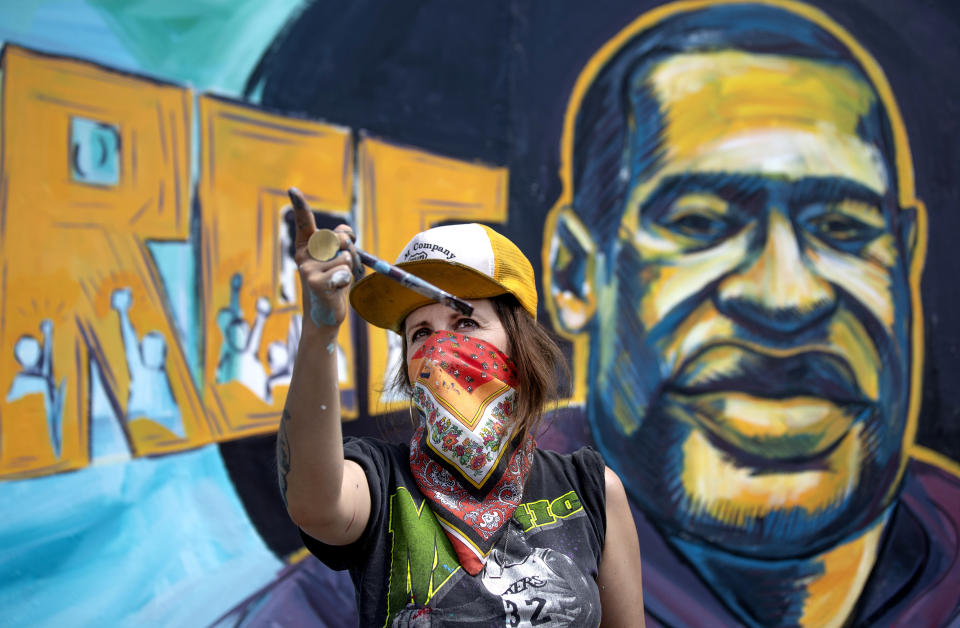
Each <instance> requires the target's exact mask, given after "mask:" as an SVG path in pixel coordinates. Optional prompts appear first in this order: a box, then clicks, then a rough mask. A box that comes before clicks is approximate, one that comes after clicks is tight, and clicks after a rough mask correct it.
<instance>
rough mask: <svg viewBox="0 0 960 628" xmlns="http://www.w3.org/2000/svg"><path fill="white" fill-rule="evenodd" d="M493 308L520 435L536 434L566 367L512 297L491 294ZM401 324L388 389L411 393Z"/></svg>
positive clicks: (556, 397)
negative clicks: (505, 348)
mask: <svg viewBox="0 0 960 628" xmlns="http://www.w3.org/2000/svg"><path fill="white" fill-rule="evenodd" d="M490 301H491V302H492V303H493V308H494V311H495V312H496V313H497V317H498V318H499V319H500V324H502V325H503V329H504V331H506V332H507V338H508V339H509V340H510V359H512V360H513V362H514V364H515V365H516V369H517V413H516V417H517V422H518V432H519V433H520V434H522V435H524V436H525V435H526V434H528V433H531V432H532V433H536V430H537V428H538V427H539V425H540V421H541V420H542V418H543V410H544V406H545V405H546V404H547V402H549V401H554V402H556V401H558V400H559V398H560V383H561V382H566V381H569V380H570V368H569V367H568V366H567V361H566V358H565V357H564V355H563V352H562V351H561V350H560V347H558V346H557V343H556V341H554V339H553V337H552V336H551V335H550V333H549V332H547V330H546V329H544V328H543V327H542V326H541V325H540V323H538V322H537V321H536V319H534V318H533V317H532V316H530V314H529V313H527V311H526V310H524V309H523V306H521V305H520V302H519V301H517V299H516V297H514V296H513V295H512V294H501V295H499V296H495V297H492V298H491V299H490ZM405 332H406V329H405V325H401V329H400V335H401V337H402V338H403V352H402V354H401V358H400V368H398V369H397V372H396V374H395V375H394V377H393V384H392V386H391V388H393V389H394V390H396V391H400V392H403V393H406V394H410V393H411V392H412V390H411V387H410V382H409V381H408V379H407V338H406V333H405Z"/></svg>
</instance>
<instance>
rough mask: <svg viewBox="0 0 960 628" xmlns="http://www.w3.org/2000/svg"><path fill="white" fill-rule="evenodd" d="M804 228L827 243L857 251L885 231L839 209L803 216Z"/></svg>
mask: <svg viewBox="0 0 960 628" xmlns="http://www.w3.org/2000/svg"><path fill="white" fill-rule="evenodd" d="M801 223H802V224H803V226H804V228H805V229H806V230H807V231H808V232H810V233H812V234H813V235H814V236H816V237H817V238H818V239H819V240H821V241H823V242H825V243H826V244H828V245H830V246H832V247H834V248H837V249H840V250H844V251H848V252H856V251H858V250H859V249H861V248H863V247H864V246H866V245H867V244H868V243H869V242H871V241H872V240H874V239H875V238H876V237H877V236H879V235H880V234H881V233H883V231H884V229H883V228H882V227H879V226H876V225H871V224H868V223H866V222H864V221H862V220H859V219H857V218H855V217H853V216H850V215H849V214H846V213H844V212H839V211H824V212H822V213H816V214H813V215H810V216H806V217H803V218H801Z"/></svg>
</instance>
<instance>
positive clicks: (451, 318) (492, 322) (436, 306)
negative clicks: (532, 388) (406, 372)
mask: <svg viewBox="0 0 960 628" xmlns="http://www.w3.org/2000/svg"><path fill="white" fill-rule="evenodd" d="M470 304H471V305H472V306H473V314H472V315H471V316H464V315H463V314H461V313H460V312H456V311H454V310H452V309H451V308H449V307H447V306H446V305H443V304H442V303H431V304H430V305H424V306H423V307H421V308H417V309H416V310H414V311H413V312H411V313H410V314H409V315H408V316H407V318H406V320H405V321H404V341H405V342H406V345H407V364H408V365H409V363H410V356H412V355H414V354H415V353H416V352H417V349H419V348H420V345H421V344H423V342H424V341H425V340H426V339H427V338H429V337H430V335H431V334H433V332H435V331H455V332H457V333H460V334H465V335H467V336H470V337H471V338H476V339H478V340H484V341H486V342H489V343H490V344H492V345H494V346H495V347H497V348H498V349H500V351H502V352H504V353H505V354H507V355H510V340H509V338H507V331H506V330H505V329H504V328H503V324H502V323H501V322H500V317H499V316H497V311H496V310H495V309H494V307H493V301H491V300H490V299H471V300H470Z"/></svg>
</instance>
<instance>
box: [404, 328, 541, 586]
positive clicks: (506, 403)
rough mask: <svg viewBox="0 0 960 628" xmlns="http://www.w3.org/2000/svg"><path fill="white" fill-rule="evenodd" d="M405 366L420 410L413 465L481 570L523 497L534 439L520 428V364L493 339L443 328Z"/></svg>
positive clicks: (464, 560)
mask: <svg viewBox="0 0 960 628" xmlns="http://www.w3.org/2000/svg"><path fill="white" fill-rule="evenodd" d="M407 373H408V377H409V379H410V383H411V385H412V386H413V403H414V405H415V406H416V407H417V410H418V411H419V414H420V425H419V426H418V427H417V429H416V431H415V432H414V434H413V438H412V439H411V441H410V470H411V471H412V472H413V476H414V478H415V479H416V481H417V485H418V486H419V487H420V491H421V492H422V493H423V494H424V495H425V496H426V498H427V499H428V500H429V502H430V507H431V509H432V510H433V513H434V514H435V515H436V517H437V520H438V521H439V522H440V525H441V526H443V529H444V531H445V532H446V533H447V536H448V537H449V539H450V542H451V543H452V544H453V548H454V550H456V552H457V557H458V558H459V559H460V564H461V565H462V566H463V568H464V570H466V572H467V573H469V574H470V575H476V574H478V573H479V572H480V570H481V569H482V568H483V565H484V563H485V562H486V557H487V554H488V553H489V552H490V548H491V547H493V544H494V543H495V542H496V541H497V539H499V537H500V534H501V533H502V532H503V531H504V530H506V523H507V522H508V521H509V520H510V517H512V516H513V511H514V510H516V508H517V506H518V505H519V504H520V500H521V497H522V495H523V486H524V484H525V482H526V478H527V472H528V471H529V470H530V464H531V463H532V462H533V452H534V448H535V447H536V444H535V443H534V441H533V437H532V436H529V435H528V436H527V437H526V438H523V439H521V438H520V436H519V435H514V431H515V430H514V420H513V419H514V416H513V415H514V410H515V408H516V405H515V403H516V401H515V400H516V391H515V390H514V387H515V386H516V370H515V367H514V364H513V362H512V361H511V360H510V358H508V357H507V356H506V355H504V354H503V353H502V352H501V351H500V350H499V349H497V348H496V347H495V346H493V345H492V344H490V343H488V342H485V341H482V340H477V339H475V338H471V337H470V336H465V335H463V334H455V333H453V332H448V331H438V332H435V333H434V334H433V335H432V336H430V338H428V339H427V340H426V342H424V343H423V344H422V345H421V346H420V348H419V349H418V350H417V352H416V353H415V354H414V355H413V357H412V358H411V359H410V365H409V368H408V371H407Z"/></svg>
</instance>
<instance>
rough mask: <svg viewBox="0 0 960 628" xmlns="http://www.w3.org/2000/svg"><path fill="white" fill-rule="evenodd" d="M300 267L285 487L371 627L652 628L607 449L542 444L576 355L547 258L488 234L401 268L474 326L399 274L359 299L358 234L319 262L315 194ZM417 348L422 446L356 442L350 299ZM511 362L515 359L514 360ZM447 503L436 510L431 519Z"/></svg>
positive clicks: (300, 213) (424, 249)
mask: <svg viewBox="0 0 960 628" xmlns="http://www.w3.org/2000/svg"><path fill="white" fill-rule="evenodd" d="M290 197H291V200H292V201H293V204H294V209H295V212H296V223H297V236H296V249H297V250H296V261H297V264H298V267H299V272H300V278H301V284H302V286H303V303H304V310H305V311H304V317H303V320H304V322H303V334H302V336H301V340H300V348H299V351H298V353H297V360H296V364H295V366H294V372H293V378H292V381H291V384H290V389H289V392H288V395H287V402H286V407H285V409H284V413H283V418H282V420H281V424H280V429H279V433H278V440H277V451H278V456H277V457H278V470H279V474H280V487H281V491H282V493H283V496H284V500H285V502H286V504H287V510H288V511H289V513H290V516H291V518H292V519H293V520H294V522H296V524H297V525H298V526H299V527H300V529H301V531H302V535H303V538H304V542H305V543H306V545H307V547H308V548H309V549H310V550H311V552H313V553H314V554H315V555H316V556H317V557H318V558H319V559H320V560H322V561H323V562H325V563H326V564H328V565H329V566H331V567H333V568H335V569H348V568H349V569H350V571H351V576H352V578H353V581H354V584H355V585H356V587H357V601H358V611H359V614H360V624H361V625H363V626H368V625H369V626H384V625H389V626H443V625H458V626H467V625H470V626H487V625H501V626H520V625H523V626H536V625H547V626H591V625H597V624H598V623H600V620H601V617H600V615H601V608H602V622H603V625H604V626H607V625H610V626H642V625H643V601H642V594H641V584H640V552H639V547H638V543H637V536H636V528H635V527H634V523H633V519H632V516H631V514H630V510H629V507H628V505H627V500H626V496H625V494H624V490H623V486H622V484H621V483H620V480H619V479H618V478H617V476H616V475H615V474H614V473H613V472H612V471H611V470H610V469H608V468H606V467H605V465H604V464H603V462H602V460H601V459H600V457H599V454H597V453H596V452H595V451H594V450H592V449H587V448H585V449H581V450H580V451H578V452H575V453H573V454H570V455H561V454H557V453H554V452H547V451H542V450H539V449H537V448H536V445H535V443H534V441H533V434H534V432H535V429H536V427H537V423H538V421H539V419H540V415H541V409H542V407H543V404H544V402H546V401H547V400H548V397H549V396H550V394H551V393H554V392H555V385H556V378H555V377H554V375H555V372H556V368H557V367H558V366H559V365H561V364H562V355H561V354H560V352H559V350H558V349H557V347H556V345H555V344H553V342H552V341H551V340H550V339H549V337H548V336H547V335H546V333H545V332H544V331H543V330H542V329H541V328H540V327H539V326H538V324H537V322H536V318H535V316H536V299H537V294H536V285H535V283H534V278H533V270H532V268H531V266H530V263H529V261H528V260H527V259H526V257H524V256H523V254H522V253H521V252H520V250H519V249H517V247H516V246H515V245H513V243H511V242H510V241H509V240H507V239H506V238H504V237H503V236H501V235H499V234H497V233H496V232H494V231H493V230H491V229H489V228H487V227H483V226H481V225H453V226H446V227H438V228H435V229H430V230H427V231H425V232H422V233H420V234H417V235H416V236H415V237H414V238H413V240H411V242H410V243H409V244H408V245H407V247H406V248H405V249H404V251H403V252H402V253H401V255H400V258H399V259H398V264H399V265H401V266H403V267H405V269H406V270H408V271H409V272H412V273H414V274H416V275H418V276H421V277H423V278H424V279H426V280H427V281H430V282H431V283H434V284H436V285H438V286H439V287H441V288H443V289H446V290H448V291H450V292H452V293H454V294H456V295H457V296H459V297H461V298H465V299H469V301H470V303H471V304H472V305H473V307H474V311H473V313H472V314H471V316H463V315H462V314H460V313H458V312H456V311H454V310H452V309H450V308H448V307H447V306H445V305H441V304H438V303H434V302H431V301H429V300H428V299H426V298H424V297H421V296H420V295H418V294H416V293H414V292H412V291H409V290H407V289H406V288H404V287H402V286H401V285H400V284H398V283H396V282H394V281H392V280H390V279H389V278H386V277H384V276H383V275H378V274H374V275H370V276H368V277H365V278H364V279H362V280H361V281H359V282H358V283H357V284H356V285H355V286H353V290H352V291H350V290H348V289H349V288H350V287H351V285H352V284H353V277H354V273H355V272H356V271H357V270H358V269H359V262H358V261H357V259H356V253H355V252H354V249H353V243H352V239H353V234H352V232H351V231H350V228H349V227H347V226H341V227H338V228H337V234H338V237H339V239H340V251H339V252H338V254H337V255H336V256H334V257H333V258H332V259H330V260H326V261H320V260H316V259H313V258H311V257H310V255H309V253H308V251H307V241H308V239H309V237H310V235H311V233H313V232H314V231H315V230H316V226H315V223H314V220H313V216H312V214H311V213H310V210H309V209H308V208H307V206H306V203H305V201H304V200H303V197H302V196H301V195H300V193H299V192H297V191H296V190H291V193H290ZM348 292H349V293H350V301H351V304H352V305H353V306H354V308H355V309H356V310H357V312H358V313H359V314H360V315H361V316H362V317H364V318H365V319H366V320H367V321H369V322H371V323H372V324H374V325H377V326H380V327H383V328H387V329H393V330H394V331H396V332H398V333H399V334H400V336H401V337H402V339H403V363H404V365H405V368H403V369H402V370H403V372H402V374H401V375H400V376H399V380H400V382H401V383H402V385H403V387H404V388H406V389H407V390H408V391H410V392H411V395H412V397H411V399H412V405H413V406H415V407H416V409H417V412H416V415H417V417H418V419H419V424H418V427H417V428H416V431H415V433H414V436H413V438H412V439H411V441H410V443H409V445H407V444H404V445H396V444H387V443H384V442H382V441H379V440H376V439H347V441H346V442H344V441H343V439H342V434H341V431H340V414H339V390H338V385H337V363H336V359H337V356H336V346H337V332H338V329H339V327H340V325H341V324H342V322H343V320H344V318H345V316H346V312H347V304H346V301H347V295H348ZM508 356H509V357H508ZM424 505H429V509H424Z"/></svg>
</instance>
